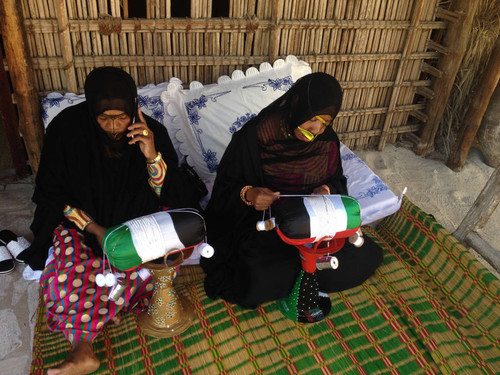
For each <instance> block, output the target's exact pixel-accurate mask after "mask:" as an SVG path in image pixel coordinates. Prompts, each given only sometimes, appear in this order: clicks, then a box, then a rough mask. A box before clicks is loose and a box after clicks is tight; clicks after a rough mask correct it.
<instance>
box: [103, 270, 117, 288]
mask: <svg viewBox="0 0 500 375" xmlns="http://www.w3.org/2000/svg"><path fill="white" fill-rule="evenodd" d="M104 278H105V279H106V286H109V287H112V286H113V285H115V284H116V276H115V275H114V274H112V273H111V272H109V273H107V274H106V275H105V276H104Z"/></svg>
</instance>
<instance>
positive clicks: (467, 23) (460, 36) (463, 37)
mask: <svg viewBox="0 0 500 375" xmlns="http://www.w3.org/2000/svg"><path fill="white" fill-rule="evenodd" d="M478 4H479V1H471V0H455V1H453V9H452V10H453V11H454V12H456V13H458V14H460V17H459V19H458V21H457V22H456V23H452V24H450V26H449V27H448V31H447V33H446V35H445V37H444V41H443V44H444V47H446V48H447V49H448V50H449V53H448V54H446V55H443V56H442V57H441V58H440V59H439V63H438V66H437V69H438V70H439V71H441V72H442V76H441V77H439V78H435V79H434V82H433V85H432V90H433V91H434V92H435V94H436V95H435V98H434V99H433V100H432V101H430V102H429V104H428V105H427V108H426V114H427V116H428V121H427V122H426V123H425V125H424V126H423V128H422V130H421V132H420V142H419V143H418V144H417V146H416V148H415V153H416V154H418V155H428V154H430V153H431V152H432V151H433V150H434V138H435V137H436V133H437V131H438V128H439V124H440V122H441V118H442V117H443V113H444V110H445V108H446V104H447V103H448V99H449V96H450V92H451V89H452V87H453V83H454V82H455V77H456V75H457V72H458V69H459V68H460V64H461V63H462V59H463V57H464V54H465V50H466V48H467V40H468V39H469V34H470V30H471V27H472V21H473V19H474V16H475V14H476V10H477V7H478Z"/></svg>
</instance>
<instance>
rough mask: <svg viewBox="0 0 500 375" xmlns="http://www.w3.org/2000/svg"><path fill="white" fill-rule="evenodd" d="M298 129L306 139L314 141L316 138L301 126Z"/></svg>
mask: <svg viewBox="0 0 500 375" xmlns="http://www.w3.org/2000/svg"><path fill="white" fill-rule="evenodd" d="M297 129H299V130H300V132H301V133H302V134H303V135H304V137H306V138H307V139H309V140H310V141H314V138H316V136H315V135H314V134H313V133H311V132H310V131H309V130H306V129H302V128H301V127H300V126H297Z"/></svg>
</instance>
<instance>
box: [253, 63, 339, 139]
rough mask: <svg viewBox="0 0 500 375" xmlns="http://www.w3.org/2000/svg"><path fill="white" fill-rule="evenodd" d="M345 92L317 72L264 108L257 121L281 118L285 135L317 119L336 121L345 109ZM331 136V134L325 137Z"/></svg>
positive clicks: (304, 78)
mask: <svg viewBox="0 0 500 375" xmlns="http://www.w3.org/2000/svg"><path fill="white" fill-rule="evenodd" d="M342 96H343V94H342V88H341V86H340V84H339V82H338V81H337V80H336V79H335V78H334V77H333V76H331V75H330V74H327V73H322V72H316V73H311V74H308V75H306V76H303V77H301V78H299V79H298V80H297V81H296V82H295V83H294V84H293V86H292V87H291V88H290V89H289V90H288V91H287V92H286V93H285V94H283V95H282V96H280V97H279V98H278V99H276V100H275V101H274V102H272V103H271V104H269V105H268V106H267V107H266V108H264V109H263V110H262V111H261V112H260V113H259V115H258V116H257V117H255V119H253V120H254V121H253V122H255V123H258V122H260V121H262V120H263V119H264V118H265V117H267V116H269V115H277V114H278V115H281V117H282V118H283V120H284V121H283V122H284V125H285V129H284V130H285V131H286V132H287V133H289V134H292V133H293V130H294V129H295V128H297V127H298V126H300V125H301V124H303V123H304V122H306V121H308V120H310V119H312V118H313V117H314V116H316V115H330V116H332V119H334V118H335V117H336V116H337V114H338V113H339V110H340V107H341V105H342ZM325 133H326V135H328V133H329V132H328V131H325V132H324V133H323V134H325Z"/></svg>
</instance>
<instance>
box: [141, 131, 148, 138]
mask: <svg viewBox="0 0 500 375" xmlns="http://www.w3.org/2000/svg"><path fill="white" fill-rule="evenodd" d="M148 134H149V132H148V131H147V129H144V130H143V131H142V135H143V136H145V137H147V136H148Z"/></svg>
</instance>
